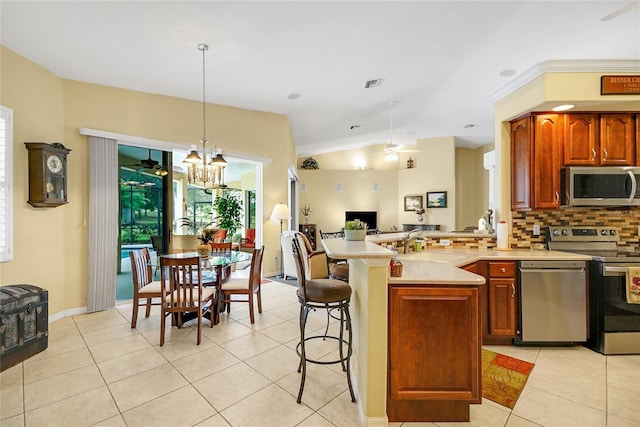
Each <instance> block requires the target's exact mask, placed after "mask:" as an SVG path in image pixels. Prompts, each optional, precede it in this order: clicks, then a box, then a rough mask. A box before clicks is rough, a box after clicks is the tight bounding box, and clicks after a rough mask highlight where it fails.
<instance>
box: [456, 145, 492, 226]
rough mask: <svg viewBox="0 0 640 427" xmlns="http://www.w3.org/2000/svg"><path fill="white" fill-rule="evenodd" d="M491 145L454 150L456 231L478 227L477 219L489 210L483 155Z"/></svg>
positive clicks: (487, 174) (487, 179)
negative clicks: (468, 227)
mask: <svg viewBox="0 0 640 427" xmlns="http://www.w3.org/2000/svg"><path fill="white" fill-rule="evenodd" d="M493 149H494V145H493V144H487V145H485V146H482V147H479V148H476V149H471V148H456V198H457V200H456V229H457V230H462V229H464V228H465V227H467V226H471V225H473V226H476V227H477V226H478V219H479V218H480V217H481V216H482V215H483V214H484V212H485V211H486V210H487V209H488V208H489V171H488V170H486V169H485V168H484V154H485V153H487V152H489V151H491V150H493Z"/></svg>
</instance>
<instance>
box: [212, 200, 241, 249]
mask: <svg viewBox="0 0 640 427" xmlns="http://www.w3.org/2000/svg"><path fill="white" fill-rule="evenodd" d="M213 207H214V208H215V210H216V215H217V217H216V223H217V226H218V228H221V229H223V230H227V236H229V238H230V237H231V236H233V233H235V231H236V229H238V228H239V227H240V226H241V225H242V223H241V222H240V216H241V215H242V202H241V201H240V200H238V198H237V197H235V196H233V195H232V194H231V193H228V192H227V193H223V194H222V195H220V196H218V197H216V199H215V200H214V201H213Z"/></svg>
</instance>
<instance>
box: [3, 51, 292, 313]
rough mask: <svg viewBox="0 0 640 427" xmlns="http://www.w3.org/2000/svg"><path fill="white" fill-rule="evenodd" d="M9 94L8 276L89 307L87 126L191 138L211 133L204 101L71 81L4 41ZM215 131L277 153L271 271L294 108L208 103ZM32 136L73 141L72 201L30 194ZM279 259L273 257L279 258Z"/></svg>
mask: <svg viewBox="0 0 640 427" xmlns="http://www.w3.org/2000/svg"><path fill="white" fill-rule="evenodd" d="M0 54H1V58H2V61H1V64H0V73H1V74H0V94H1V96H2V98H1V99H0V103H1V104H2V105H4V106H6V107H9V108H12V109H13V112H14V236H15V239H14V246H15V247H14V249H15V251H14V254H15V255H14V259H13V260H12V261H9V262H7V263H2V264H0V284H2V285H7V284H14V283H31V284H34V285H37V286H42V287H44V288H46V289H48V290H49V300H50V302H49V313H50V315H55V314H56V313H60V312H63V311H65V310H73V309H78V308H82V307H85V306H86V296H87V281H88V270H87V262H88V261H87V260H88V255H87V251H88V242H87V239H88V228H87V226H88V224H87V221H88V193H89V189H88V185H87V181H88V173H87V165H88V149H87V141H86V137H84V136H81V135H80V134H79V133H78V128H80V127H86V128H92V129H99V130H104V131H109V132H114V133H121V134H127V135H133V136H138V137H145V138H152V139H157V140H161V141H168V142H172V143H179V144H184V145H185V146H189V145H191V144H193V143H196V142H197V141H199V140H200V138H201V137H202V135H201V132H202V123H201V118H202V115H201V112H202V110H201V108H202V105H201V103H199V102H194V101H187V100H183V99H178V98H171V97H166V96H159V95H152V94H147V93H141V92H135V91H128V90H123V89H118V88H112V87H106V86H99V85H93V84H88V83H82V82H77V81H68V80H62V79H60V78H58V77H56V76H55V75H53V74H51V73H50V72H48V71H46V70H44V69H43V68H41V67H39V66H37V65H36V64H33V63H32V62H30V61H28V60H26V59H25V58H23V57H21V56H19V55H17V54H15V53H14V52H12V51H11V50H9V49H6V48H5V47H1V51H0ZM207 131H208V135H207V136H208V137H209V139H210V140H211V141H213V142H214V143H215V144H216V145H217V146H218V147H220V148H222V149H225V150H230V151H233V152H237V153H242V154H247V155H251V156H258V157H263V158H270V159H272V163H271V164H265V165H264V170H263V172H264V176H263V185H264V191H263V194H262V196H263V200H262V202H263V204H262V206H263V208H262V211H263V218H264V219H265V220H264V222H263V239H264V244H265V247H266V253H265V257H264V260H265V261H264V268H263V271H264V272H265V274H268V273H270V272H276V271H277V269H278V267H277V265H276V263H275V257H276V255H277V254H278V253H279V232H280V230H279V226H278V225H276V224H273V223H272V222H271V221H270V220H269V219H268V218H269V214H270V212H271V209H272V208H273V205H275V203H277V202H279V201H280V200H287V190H288V185H287V179H288V175H287V167H288V165H289V164H292V163H295V161H296V155H295V147H294V144H293V139H292V136H291V131H290V127H289V122H288V119H287V117H285V116H282V115H278V114H271V113H262V112H256V111H248V110H242V109H237V108H230V107H223V106H218V105H208V107H207ZM25 141H43V142H53V141H59V142H62V143H64V145H65V146H66V147H67V148H70V149H71V150H72V151H71V154H70V155H69V158H68V174H69V175H68V178H69V183H68V190H67V191H68V195H69V204H68V205H65V206H61V207H58V208H54V209H34V208H32V207H31V206H29V205H28V204H27V203H26V200H27V185H28V172H27V167H26V166H27V150H26V149H25V148H24V145H23V142H25ZM270 260H271V261H270Z"/></svg>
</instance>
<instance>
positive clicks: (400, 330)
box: [387, 284, 482, 422]
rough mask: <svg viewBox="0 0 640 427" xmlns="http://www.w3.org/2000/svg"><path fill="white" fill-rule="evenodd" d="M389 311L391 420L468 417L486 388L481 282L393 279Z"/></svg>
mask: <svg viewBox="0 0 640 427" xmlns="http://www.w3.org/2000/svg"><path fill="white" fill-rule="evenodd" d="M481 287H482V286H481ZM388 315H389V329H388V341H389V359H388V372H389V376H388V391H387V393H388V395H387V416H388V418H389V421H394V422H395V421H398V422H400V421H405V422H406V421H468V420H469V404H470V403H480V402H481V391H482V390H481V388H482V387H481V382H480V374H481V343H480V320H479V319H480V317H479V293H478V287H477V286H471V285H469V286H442V285H436V284H418V285H408V284H407V285H405V284H391V285H390V286H389V314H388Z"/></svg>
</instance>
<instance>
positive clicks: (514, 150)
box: [511, 116, 533, 211]
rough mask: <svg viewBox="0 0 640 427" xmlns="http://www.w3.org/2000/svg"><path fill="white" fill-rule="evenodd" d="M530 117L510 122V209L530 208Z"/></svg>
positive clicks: (531, 144)
mask: <svg viewBox="0 0 640 427" xmlns="http://www.w3.org/2000/svg"><path fill="white" fill-rule="evenodd" d="M531 134H532V127H531V117H529V116H527V117H524V118H522V119H520V120H516V121H514V122H512V123H511V209H512V210H514V211H528V210H531V193H530V191H531V156H532V149H533V143H532V139H531Z"/></svg>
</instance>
